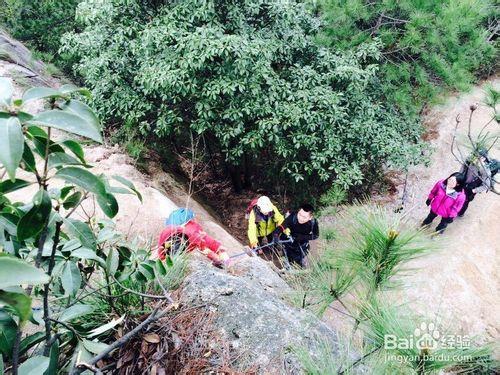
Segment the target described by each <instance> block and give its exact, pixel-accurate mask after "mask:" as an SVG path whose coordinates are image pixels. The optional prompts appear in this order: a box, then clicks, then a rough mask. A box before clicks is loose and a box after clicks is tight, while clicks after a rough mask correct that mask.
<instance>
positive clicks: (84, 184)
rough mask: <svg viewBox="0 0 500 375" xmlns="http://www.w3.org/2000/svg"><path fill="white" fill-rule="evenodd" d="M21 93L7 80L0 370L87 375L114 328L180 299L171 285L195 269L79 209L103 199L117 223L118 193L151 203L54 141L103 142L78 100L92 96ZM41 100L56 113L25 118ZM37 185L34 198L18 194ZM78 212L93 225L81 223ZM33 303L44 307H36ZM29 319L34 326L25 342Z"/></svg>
mask: <svg viewBox="0 0 500 375" xmlns="http://www.w3.org/2000/svg"><path fill="white" fill-rule="evenodd" d="M13 91H14V89H13V87H12V85H11V83H10V81H9V80H8V79H7V78H4V77H0V372H2V373H3V364H4V362H5V364H6V366H5V368H10V373H12V374H13V375H17V374H28V373H30V374H35V373H36V374H47V375H52V374H57V373H59V372H60V371H59V370H60V369H61V368H63V367H66V366H67V367H66V370H68V371H70V370H71V374H79V373H80V372H82V371H83V370H82V369H79V368H77V367H78V366H79V364H80V362H82V361H86V362H89V361H90V360H91V358H92V357H93V356H94V355H96V354H98V353H101V352H102V351H104V350H106V349H107V348H108V345H106V344H105V343H104V341H115V338H114V335H113V334H112V333H113V328H115V327H116V326H117V325H119V324H121V322H122V321H123V320H124V318H125V316H130V315H133V314H134V313H136V314H137V313H139V314H141V315H142V314H143V313H144V312H147V311H149V309H150V307H148V305H147V304H146V303H145V302H144V297H145V296H146V297H147V298H150V299H151V298H152V299H153V300H154V299H160V298H161V299H166V300H168V301H169V302H172V301H173V300H172V299H171V298H170V297H169V295H168V292H167V288H171V287H177V286H178V285H179V280H180V279H182V276H183V274H184V272H185V269H186V262H185V259H184V258H183V257H176V258H175V259H174V261H172V258H170V257H168V258H167V262H162V261H160V260H157V261H154V260H152V259H150V256H151V253H150V251H149V249H147V248H143V247H142V245H139V244H138V241H137V240H134V241H133V242H129V241H127V239H126V238H125V235H123V234H122V233H120V232H119V231H117V230H116V228H115V226H114V223H113V222H112V221H111V220H109V219H104V218H102V215H100V216H101V218H98V217H96V216H94V215H93V214H91V215H88V214H87V212H86V211H85V210H83V209H80V206H82V205H83V204H85V203H86V202H88V201H89V200H95V201H97V204H98V205H99V207H100V208H101V210H102V213H104V214H105V215H106V216H108V217H109V218H113V217H114V216H115V215H116V214H117V212H118V209H119V207H118V203H117V201H116V199H115V194H135V195H136V196H137V197H138V199H140V200H142V197H141V194H140V193H139V192H138V191H137V190H136V189H135V187H134V185H133V184H132V183H131V182H130V181H128V180H126V179H125V178H123V177H121V176H113V180H111V179H109V178H108V177H106V176H104V175H96V174H94V173H92V172H91V166H90V165H88V164H87V163H86V161H85V157H84V156H85V155H84V152H83V149H82V147H81V145H80V143H78V142H77V141H75V140H71V139H64V138H62V139H61V138H59V139H57V140H54V137H53V133H52V131H51V129H59V130H62V131H63V132H66V133H70V134H76V135H79V136H82V137H85V138H89V139H92V140H94V141H98V142H99V141H101V140H102V138H101V128H100V124H99V121H98V120H97V118H96V116H95V114H94V113H93V111H92V110H91V109H90V107H88V106H87V105H86V104H84V103H83V102H81V101H80V100H78V97H79V96H80V94H88V92H87V91H86V90H81V89H78V88H76V87H75V86H72V85H63V86H61V87H60V88H59V89H58V90H55V89H51V88H46V87H43V88H31V89H29V90H27V91H26V92H25V93H24V95H23V96H22V99H14V98H12V94H13ZM40 99H42V100H46V101H47V104H48V106H49V107H50V108H49V109H47V110H45V111H42V112H39V113H37V114H30V113H28V112H26V110H27V107H28V106H27V104H28V105H29V104H30V102H32V101H33V100H40ZM43 128H46V129H48V130H47V131H45V130H44V129H43ZM20 174H22V179H21V178H19V175H20ZM54 180H59V183H54ZM116 181H117V182H118V183H119V184H120V185H118V184H117V183H116ZM30 187H31V188H32V189H33V188H34V189H33V190H32V192H31V194H30V193H29V191H28V192H27V193H26V192H25V193H24V195H21V194H19V190H22V189H28V188H30ZM25 191H26V190H25ZM14 192H16V193H17V194H16V195H14V196H12V195H11V193H14ZM33 193H34V195H33V197H31V195H32V194H33ZM16 197H20V200H18V199H19V198H16ZM94 203H95V202H94ZM87 208H88V207H87ZM77 209H80V212H79V216H80V218H83V217H85V216H87V219H86V220H82V219H80V218H79V219H77V218H74V217H73V216H76V215H74V214H75V213H76V212H77V211H76V210H77ZM174 262H175V263H174ZM135 288H137V289H138V290H139V291H136V290H135ZM104 289H105V290H106V294H102V293H100V292H99V291H100V290H103V291H104ZM144 292H150V293H151V292H153V293H155V294H153V295H150V294H144ZM156 293H161V295H157V294H156ZM102 296H104V297H103V298H100V297H102ZM32 301H38V303H37V305H38V306H42V305H43V308H42V309H32ZM137 310H139V311H137ZM155 311H156V310H154V311H153V314H155ZM82 317H83V318H82ZM89 317H92V318H91V319H89ZM113 317H116V318H113ZM118 317H120V318H118ZM28 320H30V321H31V322H32V323H33V324H34V326H33V328H32V329H31V332H30V333H29V334H28V335H23V329H24V327H25V325H26V323H27V321H28ZM35 326H38V327H35ZM23 336H24V337H23ZM21 338H22V340H21ZM42 343H43V344H42ZM21 362H22V363H21ZM28 369H31V371H29V370H28Z"/></svg>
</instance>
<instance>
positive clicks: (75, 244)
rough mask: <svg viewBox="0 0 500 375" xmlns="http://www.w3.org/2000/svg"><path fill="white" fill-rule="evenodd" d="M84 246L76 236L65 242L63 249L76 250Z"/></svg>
mask: <svg viewBox="0 0 500 375" xmlns="http://www.w3.org/2000/svg"><path fill="white" fill-rule="evenodd" d="M80 247H82V244H81V243H80V240H78V239H76V238H73V239H71V240H69V241H67V242H65V243H64V245H63V247H62V249H61V251H62V252H63V253H66V252H68V251H69V252H71V251H73V250H76V249H78V248H80Z"/></svg>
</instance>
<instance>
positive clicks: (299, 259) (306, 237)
mask: <svg viewBox="0 0 500 375" xmlns="http://www.w3.org/2000/svg"><path fill="white" fill-rule="evenodd" d="M313 211H314V209H313V207H312V206H311V205H310V204H307V203H306V204H303V205H302V206H301V207H300V209H299V210H298V211H297V212H292V213H291V214H290V215H288V217H287V218H286V219H285V221H284V222H283V224H281V225H279V226H278V227H277V228H276V230H275V231H274V233H273V235H274V237H275V241H277V240H278V238H279V237H280V236H281V235H282V234H283V232H285V230H287V229H288V230H289V231H290V237H291V238H292V239H293V242H291V243H286V244H285V246H284V247H285V249H284V250H285V255H286V257H287V259H288V262H290V264H297V265H299V266H301V267H304V266H305V258H306V256H307V254H308V253H309V241H311V240H315V239H317V238H318V237H319V228H318V221H317V220H316V219H315V218H314V212H313Z"/></svg>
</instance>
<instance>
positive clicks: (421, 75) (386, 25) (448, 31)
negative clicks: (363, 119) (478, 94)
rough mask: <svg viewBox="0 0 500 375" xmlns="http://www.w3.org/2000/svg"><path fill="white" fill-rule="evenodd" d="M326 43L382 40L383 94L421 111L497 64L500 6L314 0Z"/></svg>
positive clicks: (439, 0) (432, 0) (456, 1)
mask: <svg viewBox="0 0 500 375" xmlns="http://www.w3.org/2000/svg"><path fill="white" fill-rule="evenodd" d="M311 3H312V4H313V6H314V7H315V8H316V11H318V12H319V13H320V14H321V15H322V17H323V19H324V20H325V27H324V28H323V30H322V32H321V33H320V36H319V40H320V41H321V43H323V44H325V45H330V46H335V47H340V48H343V49H346V50H350V49H352V48H353V47H354V46H357V45H359V44H361V43H365V42H367V41H371V40H373V39H374V38H377V39H379V40H380V41H381V42H382V45H383V49H382V59H381V63H382V65H381V70H380V75H379V77H380V81H381V85H382V89H383V92H384V93H385V95H386V96H387V97H388V98H389V99H390V100H392V101H395V102H396V103H398V104H400V105H401V106H402V107H404V108H405V109H409V110H419V109H420V107H421V106H422V105H423V104H425V103H426V102H429V101H430V100H432V99H433V98H434V97H435V96H436V94H437V93H440V92H442V91H443V89H447V88H451V89H459V90H463V89H465V88H467V87H468V86H469V85H470V84H471V83H472V82H474V80H475V75H476V74H478V73H481V72H484V71H487V70H488V69H491V68H492V66H493V64H495V63H496V56H497V54H496V49H495V36H496V35H497V34H495V32H496V33H498V15H499V8H498V7H497V6H495V4H497V2H495V1H493V0H444V1H443V0H420V1H413V0H398V1H394V0H383V1H366V0H350V1H343V0H317V1H316V0H312V1H311Z"/></svg>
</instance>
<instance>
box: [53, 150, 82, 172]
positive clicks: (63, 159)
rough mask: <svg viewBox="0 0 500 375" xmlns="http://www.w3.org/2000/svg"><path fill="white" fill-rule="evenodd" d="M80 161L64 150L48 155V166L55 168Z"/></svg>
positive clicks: (77, 163) (76, 163) (78, 163)
mask: <svg viewBox="0 0 500 375" xmlns="http://www.w3.org/2000/svg"><path fill="white" fill-rule="evenodd" d="M81 164H82V163H81V162H80V161H79V160H77V159H75V158H74V157H72V156H70V155H68V154H66V153H65V152H54V153H52V154H50V155H49V163H48V168H49V169H52V168H57V167H61V166H63V165H81Z"/></svg>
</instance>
